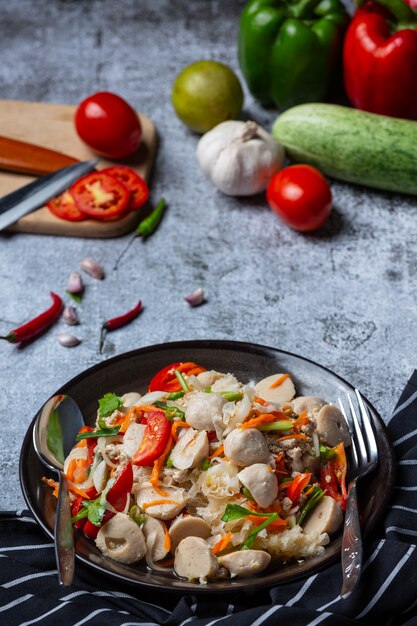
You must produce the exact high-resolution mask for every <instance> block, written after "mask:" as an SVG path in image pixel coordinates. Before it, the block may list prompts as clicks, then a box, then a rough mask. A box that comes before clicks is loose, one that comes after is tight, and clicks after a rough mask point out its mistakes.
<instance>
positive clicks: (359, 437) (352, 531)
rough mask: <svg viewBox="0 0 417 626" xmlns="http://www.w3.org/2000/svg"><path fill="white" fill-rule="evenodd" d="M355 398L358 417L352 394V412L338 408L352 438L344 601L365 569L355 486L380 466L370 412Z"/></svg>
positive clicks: (344, 559) (343, 564)
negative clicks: (363, 566) (378, 464)
mask: <svg viewBox="0 0 417 626" xmlns="http://www.w3.org/2000/svg"><path fill="white" fill-rule="evenodd" d="M355 394H356V399H357V402H358V406H359V414H358V412H357V410H356V409H355V407H354V404H353V402H352V398H351V396H350V395H349V394H347V401H348V403H349V412H347V411H346V410H345V407H344V405H343V402H342V400H341V399H340V398H339V405H340V408H341V410H342V413H343V415H344V416H345V419H346V422H347V423H348V425H349V430H350V434H351V437H352V447H351V451H352V455H351V456H352V461H351V465H350V467H349V470H350V481H349V484H348V498H347V503H346V515H345V525H344V531H343V539H342V571H343V585H342V589H341V592H340V596H341V597H342V598H347V597H348V596H350V594H351V593H352V591H353V589H354V587H355V585H356V583H357V582H358V580H359V578H360V575H361V569H362V537H361V527H360V520H359V510H358V499H357V491H356V483H357V482H358V480H359V479H360V478H362V477H363V476H365V475H366V474H368V473H369V472H370V471H372V470H373V469H374V468H375V466H376V465H377V463H378V447H377V443H376V439H375V435H374V431H373V428H372V423H371V419H370V417H369V412H368V409H367V408H366V406H365V403H364V401H363V398H362V396H361V394H360V393H359V391H358V390H357V389H355Z"/></svg>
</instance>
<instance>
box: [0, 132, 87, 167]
mask: <svg viewBox="0 0 417 626" xmlns="http://www.w3.org/2000/svg"><path fill="white" fill-rule="evenodd" d="M79 162H80V160H79V159H74V157H70V156H68V155H67V154H63V153H62V152H56V151H55V150H50V149H49V148H44V147H42V146H37V145H35V144H33V143H27V142H26V141H20V140H18V139H11V138H10V137H2V136H0V169H1V170H6V171H8V172H18V173H19V174H31V175H33V176H42V175H43V174H49V173H50V172H55V171H56V170H59V169H61V168H62V167H67V166H68V165H73V164H74V163H79Z"/></svg>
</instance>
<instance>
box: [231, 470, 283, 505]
mask: <svg viewBox="0 0 417 626" xmlns="http://www.w3.org/2000/svg"><path fill="white" fill-rule="evenodd" d="M237 477H238V478H239V480H240V482H241V483H242V485H243V486H244V487H246V489H248V490H249V491H250V493H251V495H252V496H253V498H254V500H255V502H256V503H257V504H259V506H261V507H262V508H266V507H268V506H271V504H272V503H273V501H274V500H275V499H276V497H277V496H278V481H277V477H276V476H275V474H274V472H273V471H272V470H271V468H270V467H269V465H265V464H264V463H254V464H253V465H249V467H245V469H243V470H242V471H241V472H239V474H238V475H237Z"/></svg>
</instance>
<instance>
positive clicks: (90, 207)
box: [69, 172, 130, 219]
mask: <svg viewBox="0 0 417 626" xmlns="http://www.w3.org/2000/svg"><path fill="white" fill-rule="evenodd" d="M69 191H70V194H71V195H72V197H73V198H74V200H75V203H76V205H77V207H78V208H79V209H80V211H82V212H83V213H85V214H87V215H90V216H91V217H95V218H96V219H109V218H112V217H115V216H120V215H121V214H122V213H123V212H124V210H125V209H126V208H127V205H128V202H129V199H130V191H129V190H128V189H127V188H126V187H125V186H124V185H123V184H122V183H121V182H120V181H119V180H117V179H116V178H114V177H113V176H110V175H109V174H103V173H102V172H92V173H91V174H87V175H86V176H82V178H80V179H79V180H77V181H76V182H75V183H74V184H73V185H71V187H70V189H69Z"/></svg>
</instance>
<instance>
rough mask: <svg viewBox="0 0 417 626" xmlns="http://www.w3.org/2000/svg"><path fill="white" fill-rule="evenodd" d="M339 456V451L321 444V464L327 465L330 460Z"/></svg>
mask: <svg viewBox="0 0 417 626" xmlns="http://www.w3.org/2000/svg"><path fill="white" fill-rule="evenodd" d="M335 458H337V453H336V452H335V451H334V450H332V449H331V448H328V447H327V446H323V445H321V446H320V464H321V465H326V463H328V462H329V461H333V459H335Z"/></svg>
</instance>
